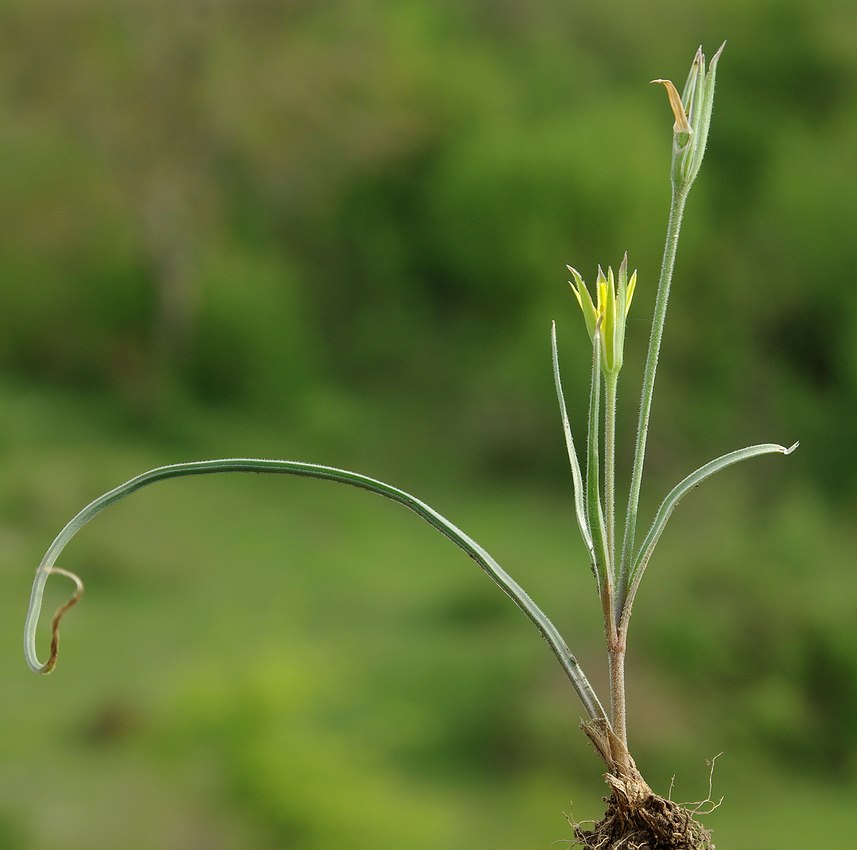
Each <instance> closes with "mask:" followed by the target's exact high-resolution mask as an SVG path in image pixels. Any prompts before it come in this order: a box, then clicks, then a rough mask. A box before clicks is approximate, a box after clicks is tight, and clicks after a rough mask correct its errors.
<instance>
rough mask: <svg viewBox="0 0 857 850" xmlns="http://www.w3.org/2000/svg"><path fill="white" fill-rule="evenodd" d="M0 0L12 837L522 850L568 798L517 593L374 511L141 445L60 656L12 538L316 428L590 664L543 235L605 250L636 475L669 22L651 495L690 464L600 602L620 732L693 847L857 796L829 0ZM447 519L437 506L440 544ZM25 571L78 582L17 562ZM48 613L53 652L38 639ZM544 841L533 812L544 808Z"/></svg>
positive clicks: (844, 242)
mask: <svg viewBox="0 0 857 850" xmlns="http://www.w3.org/2000/svg"><path fill="white" fill-rule="evenodd" d="M712 5H713V4H702V3H695V2H694V3H688V2H678V0H670V2H661V3H658V4H648V5H645V6H644V5H643V4H634V3H629V2H616V3H609V4H608V3H605V4H597V3H594V2H592V3H580V2H573V0H526V2H524V0H493V2H478V0H395V2H392V1H391V0H327V2H325V3H315V2H309V0H281V2H274V0H271V1H270V2H263V0H220V2H217V0H211V2H205V1H204V0H196V2H190V0H188V2H183V3H168V2H164V1H163V0H137V2H134V0H128V2H116V3H110V2H96V1H95V0H76V2H74V3H66V2H60V0H39V2H24V0H6V2H4V3H3V4H2V8H0V89H2V90H1V91H0V216H2V218H0V220H2V222H3V226H2V228H0V421H2V428H0V440H2V443H0V449H2V456H3V464H2V472H0V540H2V543H3V547H2V551H3V557H2V561H1V562H0V563H2V567H0V612H2V619H0V623H2V625H0V670H2V677H3V679H2V680H3V699H2V702H0V728H2V735H0V847H2V848H4V850H43V848H44V850H53V848H57V847H67V848H82V849H83V850H106V848H111V850H114V848H117V847H121V848H125V849H126V850H138V849H139V850H143V848H159V850H165V849H166V850H201V849H202V848H205V849H206V850H235V849H236V848H259V850H267V848H271V850H273V848H292V850H316V849H317V848H330V847H334V846H347V847H349V848H352V850H363V848H366V850H368V848H372V850H378V848H393V847H407V848H412V849H413V850H423V848H424V850H439V849H440V848H474V850H482V848H488V847H490V848H492V850H524V849H525V848H526V850H531V848H547V847H550V846H552V844H551V843H552V842H554V841H561V840H567V839H568V838H569V836H570V828H569V826H568V824H567V822H566V821H565V819H564V816H563V813H566V814H568V815H570V816H571V815H572V814H573V816H574V817H575V818H578V819H585V818H593V817H597V816H598V814H599V811H600V808H601V802H600V797H601V796H602V794H604V793H605V788H604V786H603V785H602V783H601V779H600V777H599V772H600V770H599V763H598V761H597V759H596V758H595V756H594V755H593V753H592V752H591V751H590V749H589V746H588V744H587V743H586V741H585V739H584V737H583V736H582V735H581V734H580V733H579V731H578V730H577V722H578V719H579V715H580V711H581V710H580V708H579V706H578V705H577V704H576V702H575V699H574V695H573V693H572V692H571V689H570V688H569V687H568V686H567V685H566V682H565V679H564V677H563V676H562V673H561V671H560V669H559V667H558V666H557V665H556V662H555V661H554V660H553V658H552V657H551V656H550V654H549V653H548V652H547V651H545V648H544V647H543V646H542V643H541V641H540V639H539V638H538V636H537V634H536V633H535V631H534V630H533V629H532V627H531V626H530V625H529V624H528V623H527V622H526V621H525V620H524V619H523V618H522V617H521V616H520V615H519V613H518V612H517V611H516V610H515V609H514V607H513V606H512V605H511V604H510V603H509V602H508V600H506V599H505V598H504V597H503V596H502V595H501V594H500V593H499V592H498V591H497V590H496V589H495V588H494V587H492V586H491V585H490V584H489V582H488V581H487V580H486V579H485V577H484V576H483V575H481V574H480V573H479V571H478V570H477V569H476V568H475V566H474V565H473V564H472V563H471V562H470V561H468V560H467V559H466V558H465V557H464V556H463V555H462V554H461V553H459V552H457V551H456V550H454V549H453V548H452V547H451V546H449V544H448V543H446V542H445V541H443V540H442V539H441V538H440V537H439V536H437V535H435V534H434V532H432V531H431V530H430V529H428V527H426V526H423V525H421V524H420V523H419V522H418V521H417V520H416V519H415V518H414V517H412V516H410V515H408V514H407V513H406V512H404V511H402V510H401V509H400V508H397V507H395V506H392V505H389V504H385V503H382V502H380V500H377V499H375V498H374V497H370V496H368V495H366V494H360V493H355V492H353V491H343V492H340V489H339V488H336V487H333V486H331V485H329V484H324V483H320V482H310V481H299V480H293V479H276V478H275V479H270V478H259V477H253V476H251V477H247V478H242V477H221V478H208V479H200V480H187V481H176V482H171V483H167V484H164V485H160V487H159V488H155V489H153V490H150V491H145V492H142V493H140V494H139V495H138V496H136V497H135V498H134V499H132V500H130V501H128V502H126V503H123V504H122V505H120V506H117V507H116V508H114V509H111V512H110V513H108V514H107V515H105V516H104V517H102V518H100V519H99V521H98V522H97V523H95V524H94V525H93V526H92V527H90V528H88V529H87V530H86V531H85V533H83V534H82V535H81V536H80V538H79V539H78V540H76V541H75V543H74V545H73V546H72V547H71V548H70V549H69V551H68V552H67V553H66V554H65V556H64V558H63V561H62V563H63V565H64V566H65V567H66V568H68V569H72V570H76V571H78V572H79V573H81V574H82V576H83V577H84V579H85V581H86V583H87V595H86V598H85V601H84V603H83V604H82V605H81V606H80V607H79V609H76V610H75V611H74V612H73V614H72V615H70V616H69V619H68V620H67V624H66V628H65V631H64V644H63V648H64V653H63V658H62V659H61V661H60V666H59V669H58V671H57V673H56V674H55V675H54V676H53V677H51V678H50V679H47V680H45V679H40V678H37V677H35V676H32V675H31V674H29V673H28V672H27V670H26V668H25V667H24V664H23V660H22V658H21V653H20V649H19V647H20V634H21V627H22V623H23V616H24V611H25V607H26V601H27V594H28V592H29V583H30V579H31V575H32V569H33V568H34V567H35V565H36V563H37V562H38V560H39V558H40V556H41V554H42V552H43V551H44V549H45V548H46V547H47V545H48V543H49V542H50V540H51V539H52V537H53V535H54V534H55V533H56V532H57V531H58V530H59V528H60V527H61V526H62V524H63V523H65V521H66V520H67V519H68V518H70V517H71V516H72V515H73V514H74V513H75V512H76V511H77V510H78V509H79V508H80V507H82V506H83V505H84V504H85V503H86V502H87V501H89V500H90V499H91V498H93V497H95V496H96V495H98V494H99V493H101V492H103V491H104V490H106V489H108V488H110V487H112V486H113V485H115V484H116V483H118V482H119V481H121V480H124V479H125V478H127V477H130V476H131V475H133V474H135V473H137V472H140V471H142V470H144V469H146V468H148V467H151V466H155V465H159V464H162V463H167V462H173V461H178V460H186V459H192V458H201V457H206V456H229V455H232V456H235V455H249V456H280V457H292V458H297V459H304V460H317V461H321V462H326V463H331V464H336V465H342V466H347V467H351V468H355V469H358V470H360V471H364V472H367V473H369V474H372V475H376V476H378V477H381V478H385V479H387V480H390V481H391V482H392V483H395V484H398V485H399V486H402V487H404V488H406V489H408V490H411V491H412V492H414V493H416V494H417V495H419V496H421V497H422V498H424V499H426V500H427V501H429V502H430V503H431V504H433V505H435V506H436V507H437V508H438V509H440V510H441V511H442V512H444V513H445V514H447V515H448V516H450V518H451V519H452V520H453V521H454V522H456V523H458V524H460V525H461V526H462V527H463V528H464V529H465V530H466V531H468V533H470V534H472V535H474V536H475V537H476V539H477V540H479V541H480V542H482V543H483V545H485V546H486V547H487V548H488V549H489V550H491V551H492V552H493V553H494V554H495V555H496V556H497V557H498V559H499V560H500V561H501V563H503V564H504V565H505V566H507V568H508V569H509V570H510V571H512V572H513V574H514V575H515V576H516V577H517V578H518V579H519V580H520V581H521V582H522V583H523V584H524V585H525V586H526V587H528V589H530V591H531V593H532V595H533V596H534V597H535V598H536V600H537V601H540V602H542V603H543V604H544V605H545V607H546V608H547V610H548V612H549V613H550V614H551V615H552V616H553V617H554V618H555V620H556V621H557V623H558V624H559V625H560V627H561V628H562V630H563V631H564V632H565V634H566V636H567V637H568V639H569V641H570V643H571V645H572V647H573V648H574V649H575V651H576V652H577V653H578V654H579V656H580V658H581V660H582V662H584V666H585V667H586V668H587V670H588V671H589V672H590V675H591V678H592V679H593V680H594V681H595V682H596V683H598V684H601V685H603V683H604V678H605V677H604V672H603V667H604V661H603V658H602V650H601V631H600V628H601V627H600V625H599V623H598V604H597V601H596V598H595V594H594V589H593V587H592V582H591V577H590V575H589V572H588V568H587V565H586V558H585V554H584V552H583V550H582V546H581V545H580V544H579V543H578V541H577V538H576V534H575V528H574V521H573V517H572V512H571V510H570V492H569V490H570V487H569V485H570V481H569V474H568V471H567V466H566V463H565V460H564V448H563V443H562V436H561V432H560V428H559V424H558V416H557V412H556V409H555V402H554V398H553V388H552V380H551V376H550V364H549V347H548V329H549V322H550V320H551V319H556V320H557V322H558V326H559V335H560V345H561V349H562V354H563V369H564V373H565V378H566V392H567V395H568V396H569V399H570V406H571V408H572V418H573V424H574V426H575V428H576V429H577V432H578V434H580V433H582V428H583V416H582V415H581V410H582V409H583V408H584V406H585V394H586V391H587V388H586V384H587V380H588V376H587V372H588V356H589V355H588V341H587V340H586V338H585V332H584V330H583V325H582V322H581V320H580V317H579V315H577V307H576V305H575V304H574V302H573V299H572V297H571V295H570V293H569V292H568V287H567V284H566V282H565V281H566V274H565V269H564V264H565V263H567V262H570V263H573V264H574V265H575V266H576V267H577V268H579V269H580V270H581V271H582V272H583V273H584V275H585V276H586V277H587V279H592V277H593V276H594V271H595V268H596V265H597V264H598V263H602V264H605V265H606V264H608V263H610V264H613V265H614V266H615V265H617V264H618V262H619V260H620V258H621V254H622V252H623V251H624V250H626V249H627V250H628V251H629V253H630V257H631V263H632V266H637V267H639V269H640V282H639V286H638V290H637V293H638V294H637V298H636V300H635V304H634V309H633V312H632V314H631V316H632V320H631V321H630V324H629V331H628V342H627V346H626V355H625V361H626V365H625V368H624V370H623V378H622V384H621V388H620V389H622V390H624V395H623V397H622V398H621V399H620V420H621V424H620V429H619V437H620V440H621V441H622V442H621V444H620V466H621V468H622V470H623V471H625V472H627V468H628V466H629V463H630V457H629V449H630V445H631V441H632V437H633V422H634V417H635V407H636V400H637V397H638V392H639V389H638V387H639V379H640V374H641V371H642V368H641V364H642V360H643V357H644V353H645V344H646V341H647V336H648V323H649V317H650V315H651V310H652V305H653V302H654V289H655V284H656V280H657V273H658V267H659V262H660V253H661V247H662V240H663V231H664V226H665V220H666V211H667V205H668V195H669V186H668V178H667V175H668V169H669V155H670V139H671V124H672V117H671V115H670V112H669V109H668V106H667V103H666V98H665V97H664V93H663V91H662V90H661V89H660V88H655V87H650V86H648V81H649V80H651V79H653V78H656V77H671V78H673V79H674V80H676V82H678V83H680V82H683V80H684V78H685V75H686V73H687V70H688V68H689V64H690V60H691V58H692V55H693V51H694V49H695V47H696V45H697V44H698V43H699V42H700V41H703V42H704V43H705V47H706V49H707V51H708V52H709V54H711V53H713V52H714V50H715V49H716V47H717V46H718V45H719V43H720V42H721V41H722V40H723V39H724V38H726V39H728V40H729V43H728V45H727V49H726V52H725V53H724V56H723V60H722V62H721V65H720V71H719V74H718V82H719V88H718V98H717V104H716V109H715V116H714V121H713V125H712V131H711V136H710V139H709V147H708V153H707V155H706V161H705V165H704V167H703V169H702V172H701V175H700V178H699V180H698V183H697V185H696V186H695V187H694V190H693V192H692V194H691V200H690V204H689V208H688V213H687V218H686V224H685V229H684V235H683V242H682V245H681V248H680V251H679V259H678V266H677V275H676V279H675V284H674V289H673V299H672V304H671V313H670V317H669V320H668V322H667V332H666V337H665V342H664V345H665V348H664V355H663V357H662V366H661V371H660V375H659V384H658V387H657V391H656V395H655V412H654V416H653V421H652V427H653V431H652V434H651V438H650V455H649V462H648V466H647V475H648V478H647V480H646V482H645V486H644V499H643V515H644V516H651V514H652V512H653V510H654V509H655V507H656V506H657V504H658V502H659V500H660V498H661V496H662V495H663V494H664V492H665V491H666V490H667V489H668V488H669V487H671V486H672V485H673V484H674V483H675V482H676V481H677V480H678V479H679V478H681V477H682V476H683V475H685V474H686V473H687V472H689V471H690V469H692V468H695V467H696V466H699V465H700V464H702V463H703V462H705V461H706V460H708V459H709V458H711V457H713V456H715V455H717V454H721V453H723V452H725V451H728V450H730V449H732V448H736V447H738V446H740V445H747V444H751V443H755V442H767V441H770V440H774V441H778V442H783V443H785V444H789V443H791V442H792V441H794V440H795V439H800V440H801V449H800V451H799V452H797V453H796V454H795V455H793V456H791V457H790V458H788V459H787V460H785V459H776V458H773V459H772V458H764V459H761V460H758V461H754V462H753V463H752V465H749V464H748V465H746V466H742V467H739V468H738V469H735V470H731V471H729V472H727V473H725V474H724V475H723V476H722V479H721V480H715V481H713V482H711V483H710V484H706V486H705V487H704V488H703V489H702V490H700V491H699V492H697V493H694V494H693V495H692V496H691V497H690V498H689V499H688V500H687V501H686V503H684V504H683V505H682V507H681V509H680V510H679V512H677V514H676V516H675V518H674V520H673V523H672V525H671V527H670V530H669V531H668V532H667V534H666V535H665V537H664V539H663V542H662V544H661V547H660V550H659V554H658V556H656V559H655V562H654V563H653V565H652V568H651V570H650V573H649V575H648V576H647V581H646V582H645V583H644V585H643V590H642V593H641V595H640V599H639V603H638V606H637V614H636V616H635V618H634V623H633V628H632V630H631V639H632V647H631V657H630V661H629V664H630V672H629V710H630V730H631V737H632V746H633V748H634V750H635V753H636V756H637V760H638V763H639V765H640V767H641V769H642V771H643V773H644V775H645V776H646V777H647V778H648V780H649V782H650V783H651V784H652V785H653V786H655V787H656V788H657V789H658V790H660V791H662V792H666V791H667V789H668V788H669V787H670V782H671V777H673V776H675V786H674V790H673V796H674V798H676V799H680V800H697V799H701V798H703V797H705V795H706V792H707V784H708V767H707V765H706V759H710V758H711V757H712V756H714V755H716V754H717V753H719V752H721V751H723V752H724V753H725V754H724V755H723V756H722V757H721V758H720V759H719V760H718V762H717V770H716V773H715V777H714V796H715V797H717V798H719V797H720V796H721V795H723V796H725V802H724V805H723V806H722V807H721V808H720V809H719V810H718V811H716V812H715V813H714V814H712V815H711V816H710V817H709V818H708V819H707V821H706V822H707V824H708V825H709V826H710V827H712V828H713V829H714V831H715V838H716V840H717V843H718V846H721V847H724V848H731V850H758V848H760V847H775V846H776V847H779V846H783V847H808V846H817V845H818V835H819V834H820V833H821V834H823V835H824V836H825V839H824V840H825V843H826V844H830V845H831V846H844V845H845V844H847V836H853V834H854V830H855V828H857V815H855V814H854V810H853V799H854V796H855V791H857V731H855V727H857V721H855V717H857V589H855V564H854V555H853V552H854V544H853V527H854V512H855V503H857V486H855V481H854V472H855V468H857V442H855V440H854V439H853V429H854V426H853V423H854V420H855V414H857V287H855V286H854V285H853V284H852V281H851V278H852V277H853V269H854V268H855V265H857V240H855V238H854V224H855V220H857V218H856V217H855V210H856V209H857V179H855V178H857V105H855V104H857V100H855V95H854V92H855V86H857V39H855V35H857V6H855V5H854V4H853V2H851V0H830V2H820V3H811V2H808V0H791V2H789V0H784V1H783V2H776V1H775V0H724V2H721V3H718V4H716V8H712ZM436 538H437V539H436ZM50 590H51V599H49V600H48V605H49V607H50V606H52V605H53V604H55V603H57V602H58V601H59V600H60V599H61V598H62V594H63V592H64V591H65V590H66V588H65V587H62V586H61V582H56V583H55V584H54V585H53V586H52V587H51V589H50ZM43 651H44V650H43ZM557 846H561V845H557Z"/></svg>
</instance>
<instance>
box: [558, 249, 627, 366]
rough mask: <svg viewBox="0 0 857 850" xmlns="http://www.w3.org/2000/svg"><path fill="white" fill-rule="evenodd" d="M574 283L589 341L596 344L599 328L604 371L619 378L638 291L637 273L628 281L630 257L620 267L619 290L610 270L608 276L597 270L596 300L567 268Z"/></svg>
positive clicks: (579, 279)
mask: <svg viewBox="0 0 857 850" xmlns="http://www.w3.org/2000/svg"><path fill="white" fill-rule="evenodd" d="M567 268H568V270H569V271H570V272H571V275H572V277H573V278H574V282H573V283H572V281H569V284H570V285H571V290H572V292H574V295H575V297H576V298H577V303H578V304H579V305H580V311H581V312H582V313H583V320H584V322H585V323H586V330H587V331H588V332H589V338H590V339H591V340H593V341H594V339H595V332H596V328H597V329H598V330H599V333H600V337H601V369H602V370H603V371H604V373H605V374H606V375H612V376H615V375H618V374H619V370H620V369H621V368H622V354H623V351H624V347H625V319H626V318H627V316H628V311H629V310H630V309H631V301H632V300H633V298H634V290H635V289H636V288H637V272H636V270H635V271H634V273H633V274H632V275H631V279H630V280H628V255H627V254H625V257H624V259H623V260H622V264H621V265H620V266H619V275H618V284H619V285H618V288H617V286H616V283H617V280H616V278H614V276H613V269H612V268H608V269H607V275H606V276H605V275H604V272H603V271H602V270H601V266H599V267H598V278H597V280H596V282H595V299H596V300H595V301H593V300H592V296H591V295H590V294H589V290H588V289H587V288H586V284H585V283H584V282H583V278H582V277H581V276H580V272H578V271H577V269H575V268H572V267H571V266H567Z"/></svg>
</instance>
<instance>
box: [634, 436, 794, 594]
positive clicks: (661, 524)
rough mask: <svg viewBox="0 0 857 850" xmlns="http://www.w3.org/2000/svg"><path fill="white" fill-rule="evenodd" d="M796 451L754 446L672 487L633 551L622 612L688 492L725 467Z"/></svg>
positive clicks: (773, 445) (708, 465) (723, 457)
mask: <svg viewBox="0 0 857 850" xmlns="http://www.w3.org/2000/svg"><path fill="white" fill-rule="evenodd" d="M797 447H798V443H795V444H794V445H793V446H790V447H789V448H786V447H785V446H781V445H779V444H777V443H761V444H760V445H757V446H748V447H747V448H744V449H738V450H736V451H734V452H729V453H728V454H725V455H721V456H720V457H718V458H715V459H714V460H712V461H709V462H708V463H706V464H705V465H704V466H701V467H699V469H697V470H696V471H695V472H692V473H691V474H690V475H688V476H687V478H685V479H683V480H682V481H680V482H679V483H678V484H676V486H675V487H673V489H672V490H670V492H669V493H668V495H667V497H666V498H665V499H664V500H663V502H661V506H660V507H659V508H658V512H657V513H656V514H655V519H654V522H653V523H652V527H651V528H650V529H649V531H648V533H647V534H646V537H645V539H644V540H643V542H642V544H641V545H640V548H639V550H638V551H637V556H636V558H635V559H634V565H633V567H632V569H631V571H630V573H629V576H628V592H627V595H626V597H625V600H626V601H625V604H624V607H625V609H626V610H627V609H628V607H629V606H630V605H632V604H633V600H634V595H635V594H636V589H637V587H638V586H639V583H640V578H641V577H642V575H643V572H644V571H645V569H646V566H647V565H648V563H649V559H650V558H651V557H652V552H653V551H654V549H655V546H656V545H657V543H658V540H659V539H660V537H661V534H663V531H664V528H665V527H666V524H667V521H668V520H669V518H670V516H671V515H672V512H673V511H674V510H675V509H676V506H677V505H678V503H679V502H680V501H681V500H682V499H683V498H684V497H685V496H686V495H687V494H688V493H689V492H690V491H691V490H693V489H694V488H695V487H698V486H699V485H700V484H701V483H702V482H703V481H705V479H706V478H710V477H711V476H712V475H714V474H715V473H716V472H720V470H721V469H725V468H726V467H727V466H732V464H735V463H739V462H740V461H742V460H748V459H749V458H751V457H757V456H758V455H764V454H784V455H787V454H791V453H792V452H793V451H794V450H795V449H796V448H797Z"/></svg>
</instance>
